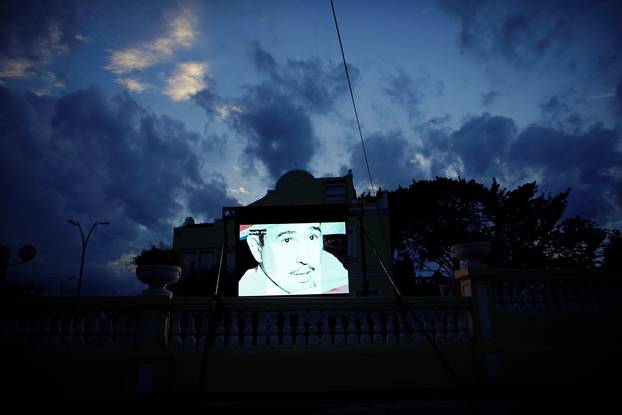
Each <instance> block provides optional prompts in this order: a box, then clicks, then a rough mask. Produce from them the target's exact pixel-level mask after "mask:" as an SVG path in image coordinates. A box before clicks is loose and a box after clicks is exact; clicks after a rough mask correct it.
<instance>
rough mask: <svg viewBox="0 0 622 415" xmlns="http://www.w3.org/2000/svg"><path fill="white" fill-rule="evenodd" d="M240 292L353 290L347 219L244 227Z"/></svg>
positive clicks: (267, 294) (284, 293)
mask: <svg viewBox="0 0 622 415" xmlns="http://www.w3.org/2000/svg"><path fill="white" fill-rule="evenodd" d="M239 232H240V242H241V243H240V245H239V246H240V249H242V250H246V251H247V252H244V254H247V256H248V257H249V258H252V259H251V260H250V263H249V264H248V265H247V266H245V267H243V269H241V270H238V272H239V273H240V274H241V275H242V276H241V278H240V280H239V283H238V295H239V296H243V297H246V296H279V295H315V294H347V293H349V286H348V270H347V269H346V266H347V235H346V225H345V222H324V223H322V222H310V223H263V224H244V225H240V228H239Z"/></svg>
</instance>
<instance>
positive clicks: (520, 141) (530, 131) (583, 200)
mask: <svg viewBox="0 0 622 415" xmlns="http://www.w3.org/2000/svg"><path fill="white" fill-rule="evenodd" d="M619 143H620V137H619V135H618V134H617V133H616V132H615V131H614V130H609V129H606V128H603V127H602V126H601V125H599V124H595V125H592V126H591V127H590V128H589V129H588V130H587V131H585V132H583V133H569V132H565V131H562V130H558V129H553V128H548V127H544V126H539V125H532V126H530V127H528V128H526V129H525V130H524V131H522V132H521V133H520V134H519V135H518V137H517V138H516V140H515V141H514V142H513V143H512V146H511V148H510V154H511V155H512V156H511V157H509V158H508V161H507V162H508V165H509V166H510V167H511V168H513V169H520V170H521V171H523V172H528V171H532V170H533V171H538V172H539V173H540V176H541V177H542V183H541V184H542V185H543V187H545V188H548V189H549V190H551V191H556V192H557V191H561V190H563V189H564V188H566V187H569V186H570V187H572V188H573V190H572V192H571V195H570V201H571V203H570V205H569V213H570V214H573V213H577V214H581V215H584V216H586V217H588V218H594V219H597V220H599V221H600V222H601V223H607V222H608V221H609V222H611V221H619V215H620V210H621V208H622V191H621V190H620V189H622V167H621V166H622V148H621V146H620V144H619Z"/></svg>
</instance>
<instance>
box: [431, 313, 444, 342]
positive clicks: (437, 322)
mask: <svg viewBox="0 0 622 415" xmlns="http://www.w3.org/2000/svg"><path fill="white" fill-rule="evenodd" d="M432 313H433V317H432V318H433V320H432V321H433V322H434V340H435V341H436V342H437V343H440V344H443V343H446V342H447V327H446V324H447V310H436V311H433V312H432Z"/></svg>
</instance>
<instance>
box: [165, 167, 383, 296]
mask: <svg viewBox="0 0 622 415" xmlns="http://www.w3.org/2000/svg"><path fill="white" fill-rule="evenodd" d="M319 211H324V212H331V215H332V217H340V218H342V219H341V220H343V221H345V223H346V233H347V259H346V260H345V262H346V264H345V265H346V268H347V269H348V273H349V286H350V295H353V296H385V295H390V294H391V292H392V286H391V284H390V282H389V280H388V278H387V276H386V273H385V271H384V270H383V265H384V267H385V268H386V270H387V271H388V272H391V262H392V261H391V252H392V250H391V243H390V235H389V233H390V226H389V225H390V224H389V207H388V202H387V198H386V195H384V196H381V197H379V198H376V199H372V198H361V197H357V195H356V191H355V189H354V185H353V178H352V173H351V172H348V174H346V175H345V176H341V177H322V178H315V177H313V175H311V174H310V173H309V172H307V171H303V170H292V171H289V172H287V173H285V174H283V175H282V176H281V177H280V178H279V179H278V181H277V182H276V185H275V187H274V189H270V190H268V191H267V193H266V195H265V196H264V197H262V198H260V199H258V200H256V201H255V202H253V203H251V204H249V205H248V206H237V207H224V208H223V217H222V218H220V219H217V220H216V221H215V222H213V223H194V221H193V220H192V219H191V218H189V219H188V220H186V222H185V223H184V225H183V226H180V227H177V228H175V229H174V234H173V248H175V249H177V250H179V251H181V252H183V254H184V258H185V269H184V276H183V277H182V282H183V280H184V279H186V280H188V279H191V278H197V276H201V275H208V274H209V275H212V276H213V274H214V272H215V270H217V269H218V266H219V262H220V256H221V252H222V253H223V263H222V269H223V271H224V272H223V274H222V275H223V278H224V279H226V280H223V281H222V282H223V287H224V288H225V292H224V295H231V296H234V295H236V294H235V292H234V290H235V289H234V287H235V286H237V281H233V280H234V279H236V278H237V277H236V275H237V276H239V272H236V265H237V261H236V259H238V258H236V253H237V252H238V249H237V247H238V245H237V244H238V242H239V241H238V233H237V232H236V227H237V226H238V225H239V224H240V223H241V222H240V220H241V219H238V218H239V217H249V216H252V214H253V213H254V212H261V213H262V215H263V216H264V217H265V215H266V213H268V214H269V215H270V216H271V217H272V218H273V219H272V220H273V221H274V222H275V223H276V222H279V221H281V218H282V217H284V216H287V217H292V215H298V218H299V219H300V221H303V220H304V218H305V217H311V216H314V215H315V214H317V212H319ZM310 221H313V220H310ZM185 294H188V293H187V292H186V293H185Z"/></svg>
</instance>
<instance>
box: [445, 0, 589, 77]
mask: <svg viewBox="0 0 622 415" xmlns="http://www.w3.org/2000/svg"><path fill="white" fill-rule="evenodd" d="M439 5H440V7H441V9H442V10H444V11H445V12H446V13H448V14H449V15H451V16H454V17H456V18H457V19H458V20H459V21H460V25H461V27H460V38H459V43H460V47H461V49H462V51H463V52H465V53H468V54H471V55H473V56H475V57H476V58H478V59H483V60H488V59H501V60H504V61H506V62H508V63H511V64H514V65H518V66H529V65H531V64H533V63H534V62H536V61H537V60H538V59H540V58H541V57H542V56H544V54H545V53H547V52H549V51H558V50H560V49H561V48H563V47H564V46H566V45H567V44H569V42H570V41H571V37H570V36H571V35H570V30H569V29H570V28H571V24H572V21H573V20H572V18H573V16H575V15H576V14H577V13H578V11H579V8H578V7H577V4H575V2H563V3H562V2H533V1H519V2H512V3H510V4H508V3H507V2H498V1H494V0H478V1H469V2H465V1H460V0H443V1H441V2H440V3H439Z"/></svg>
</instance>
